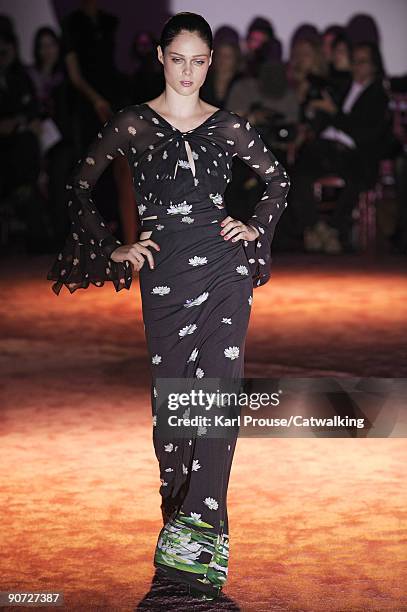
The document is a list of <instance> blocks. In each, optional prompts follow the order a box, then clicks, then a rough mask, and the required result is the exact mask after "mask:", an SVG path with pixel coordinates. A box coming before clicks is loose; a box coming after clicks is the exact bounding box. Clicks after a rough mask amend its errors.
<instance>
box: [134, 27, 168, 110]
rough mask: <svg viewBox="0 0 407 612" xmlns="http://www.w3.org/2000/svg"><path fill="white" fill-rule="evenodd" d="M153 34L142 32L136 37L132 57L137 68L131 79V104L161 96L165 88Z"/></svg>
mask: <svg viewBox="0 0 407 612" xmlns="http://www.w3.org/2000/svg"><path fill="white" fill-rule="evenodd" d="M157 44H158V42H157V41H156V40H155V38H154V36H153V34H152V33H151V32H148V31H147V30H140V31H139V32H137V33H136V35H135V37H134V42H133V46H132V50H131V56H132V58H133V59H134V60H135V61H136V68H135V70H134V72H133V75H132V76H131V78H130V90H131V94H130V97H131V103H132V104H141V103H142V102H145V101H146V100H152V99H153V98H156V97H157V96H159V95H160V93H161V92H162V91H163V89H164V87H165V79H164V71H163V67H162V64H161V62H160V61H159V60H158V57H157Z"/></svg>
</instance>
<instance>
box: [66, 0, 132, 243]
mask: <svg viewBox="0 0 407 612" xmlns="http://www.w3.org/2000/svg"><path fill="white" fill-rule="evenodd" d="M117 25H118V18H117V17H116V16H115V15H111V14H110V13H107V12H105V11H103V10H101V9H100V8H99V7H98V3H97V0H82V2H81V7H80V8H79V9H78V10H75V11H73V12H72V13H71V14H69V15H68V16H67V17H65V19H63V21H62V33H63V48H64V54H65V61H66V65H67V70H68V75H69V78H70V80H71V82H72V84H73V86H74V87H75V89H76V91H77V94H78V95H77V96H76V112H75V120H74V126H73V127H74V130H75V143H76V153H75V157H80V155H82V152H83V151H84V150H85V149H86V148H87V147H88V146H89V144H90V142H91V141H92V140H93V139H94V138H95V137H96V134H97V132H98V130H99V128H100V126H101V124H102V123H105V122H106V121H107V120H108V119H109V118H110V117H111V115H112V113H113V112H116V111H118V110H120V109H121V108H123V107H125V106H127V105H128V104H131V100H130V97H129V93H128V79H127V78H125V77H124V75H123V74H121V73H120V72H119V70H118V69H117V67H116V61H115V44H116V41H115V37H116V29H117ZM112 173H113V176H114V179H115V181H113V180H112ZM96 192H97V194H98V195H97V196H96V197H98V199H99V205H100V208H101V212H102V214H103V215H105V216H106V218H107V219H109V220H112V217H116V211H115V210H112V202H114V200H115V193H117V194H118V201H119V211H120V216H121V229H122V232H123V234H121V236H122V238H123V240H124V241H125V242H134V241H135V238H136V234H137V217H136V212H135V208H136V206H135V201H134V190H133V185H132V180H131V173H130V168H129V166H128V163H127V161H126V160H125V159H123V158H118V159H116V160H115V161H114V162H113V164H111V165H109V167H108V168H107V170H106V173H104V174H103V176H102V177H101V180H99V181H98V185H97V188H96ZM116 225H117V221H116V220H114V225H112V226H111V227H112V230H113V231H116V230H117V229H118V228H117V227H116Z"/></svg>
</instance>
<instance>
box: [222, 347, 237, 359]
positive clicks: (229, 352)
mask: <svg viewBox="0 0 407 612" xmlns="http://www.w3.org/2000/svg"><path fill="white" fill-rule="evenodd" d="M223 352H224V354H225V357H228V358H229V359H232V360H233V359H237V358H238V357H239V347H238V346H229V347H228V348H225V350H224V351H223Z"/></svg>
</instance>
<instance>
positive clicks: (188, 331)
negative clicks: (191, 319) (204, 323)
mask: <svg viewBox="0 0 407 612" xmlns="http://www.w3.org/2000/svg"><path fill="white" fill-rule="evenodd" d="M195 330H196V325H195V323H191V324H190V325H186V327H183V328H182V329H180V330H179V332H178V335H179V336H180V337H181V338H183V337H184V336H186V335H187V334H193V333H194V331H195Z"/></svg>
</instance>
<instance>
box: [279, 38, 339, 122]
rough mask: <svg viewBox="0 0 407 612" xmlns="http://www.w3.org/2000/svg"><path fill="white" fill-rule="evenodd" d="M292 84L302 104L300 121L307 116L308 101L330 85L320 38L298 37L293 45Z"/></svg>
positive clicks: (288, 67)
mask: <svg viewBox="0 0 407 612" xmlns="http://www.w3.org/2000/svg"><path fill="white" fill-rule="evenodd" d="M287 75H288V80H289V83H290V86H291V87H292V88H293V89H294V91H295V92H296V95H297V100H298V103H299V104H300V107H301V110H300V121H301V122H303V121H305V120H306V118H307V114H306V108H307V105H308V102H309V101H310V100H313V99H315V98H319V97H320V95H321V94H320V92H321V89H322V88H324V87H326V86H327V85H328V75H329V71H328V65H327V63H326V61H325V58H324V55H323V53H322V44H321V40H320V38H314V37H312V38H309V39H307V38H301V37H297V38H296V41H295V42H294V44H293V45H292V47H291V56H290V59H289V62H288V66H287Z"/></svg>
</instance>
